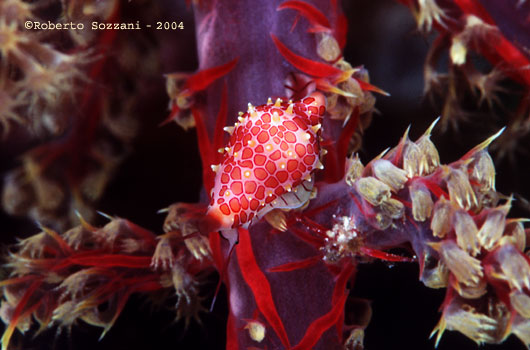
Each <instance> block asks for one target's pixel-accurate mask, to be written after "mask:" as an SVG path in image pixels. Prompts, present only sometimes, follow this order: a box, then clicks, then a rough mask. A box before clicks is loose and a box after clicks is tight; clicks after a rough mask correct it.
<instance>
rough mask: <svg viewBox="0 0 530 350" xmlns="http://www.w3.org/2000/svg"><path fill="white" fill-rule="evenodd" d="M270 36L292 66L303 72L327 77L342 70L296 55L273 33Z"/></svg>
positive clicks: (340, 72)
mask: <svg viewBox="0 0 530 350" xmlns="http://www.w3.org/2000/svg"><path fill="white" fill-rule="evenodd" d="M271 38H272V40H273V41H274V45H276V48H277V49H278V51H280V53H281V54H282V56H283V57H284V58H285V59H286V60H287V61H288V62H289V63H290V64H292V65H293V66H294V67H296V68H297V69H299V70H301V71H302V72H304V73H305V74H308V75H311V76H314V77H318V78H329V77H333V76H336V75H339V74H342V73H343V72H342V71H341V70H340V69H338V68H335V67H333V66H331V65H329V64H326V63H322V62H317V61H312V60H310V59H307V58H305V57H302V56H298V55H296V54H295V53H293V52H292V51H291V50H289V49H288V48H287V46H285V45H284V44H283V43H282V42H281V41H280V40H279V39H278V38H277V37H276V36H275V35H274V34H272V33H271Z"/></svg>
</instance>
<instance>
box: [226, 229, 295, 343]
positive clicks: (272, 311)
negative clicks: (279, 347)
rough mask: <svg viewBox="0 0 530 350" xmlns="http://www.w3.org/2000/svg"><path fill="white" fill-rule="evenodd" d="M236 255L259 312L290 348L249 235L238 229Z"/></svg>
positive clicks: (246, 231) (269, 287)
mask: <svg viewBox="0 0 530 350" xmlns="http://www.w3.org/2000/svg"><path fill="white" fill-rule="evenodd" d="M236 253H237V261H238V263H239V268H240V269H241V274H242V275H243V279H244V280H245V282H246V283H247V284H248V286H249V287H250V289H251V290H252V294H254V299H255V300H256V305H257V306H258V309H259V311H260V312H261V313H262V314H263V316H264V317H265V319H266V320H267V322H268V323H269V324H270V326H271V327H272V329H273V330H274V332H275V333H276V335H277V336H278V338H280V341H281V342H282V344H283V346H284V347H286V348H290V347H291V345H290V343H289V338H288V337H287V333H286V332H285V328H284V326H283V322H282V319H281V318H280V315H278V311H277V310H276V305H275V304H274V300H273V298H272V290H271V286H270V284H269V281H268V280H267V277H265V274H264V273H263V272H262V271H261V269H260V267H259V266H258V263H257V262H256V257H255V256H254V252H253V250H252V243H251V241H250V234H249V232H248V230H245V229H243V228H239V245H238V246H237V247H236Z"/></svg>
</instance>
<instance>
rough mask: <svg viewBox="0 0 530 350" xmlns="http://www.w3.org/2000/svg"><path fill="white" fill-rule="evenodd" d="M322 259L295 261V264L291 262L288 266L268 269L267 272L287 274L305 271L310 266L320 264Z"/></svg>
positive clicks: (314, 257)
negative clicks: (300, 270) (288, 272)
mask: <svg viewBox="0 0 530 350" xmlns="http://www.w3.org/2000/svg"><path fill="white" fill-rule="evenodd" d="M321 259H322V256H321V255H317V256H312V257H310V258H307V259H304V260H300V261H294V262H290V263H287V264H283V265H278V266H275V267H271V268H270V269H267V272H287V271H294V270H299V269H303V268H306V267H309V266H313V265H315V264H316V263H318V262H319V261H320V260H321Z"/></svg>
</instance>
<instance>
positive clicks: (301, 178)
mask: <svg viewBox="0 0 530 350" xmlns="http://www.w3.org/2000/svg"><path fill="white" fill-rule="evenodd" d="M325 103H326V101H325V98H324V96H323V95H322V94H321V93H318V92H317V93H313V94H311V95H310V96H308V97H306V98H304V99H302V100H299V101H295V102H292V103H291V102H289V103H287V102H283V101H281V100H280V99H278V100H277V101H276V103H274V104H273V103H272V101H271V100H270V99H269V101H268V103H267V104H266V105H261V106H257V107H253V106H252V105H250V104H249V109H248V111H247V112H246V113H244V114H242V115H241V116H240V117H239V122H237V123H236V124H235V125H234V127H227V128H225V130H226V131H227V132H229V133H231V137H230V140H229V142H228V144H227V146H226V147H225V148H224V149H223V150H220V151H222V152H224V156H223V159H222V162H221V164H219V165H213V166H212V169H213V170H214V171H216V177H215V184H214V187H213V190H212V193H211V202H210V206H209V209H208V214H209V215H210V216H211V217H215V218H216V219H217V221H218V222H219V229H220V230H222V229H229V228H236V227H240V226H242V227H245V228H246V227H248V225H249V224H250V223H251V222H252V221H253V220H256V219H259V218H261V217H263V216H264V215H265V214H266V213H267V212H269V211H271V210H272V209H276V208H283V209H285V208H297V207H300V206H302V205H303V204H304V203H305V202H306V201H307V200H308V199H309V196H310V193H311V189H312V187H313V183H312V181H311V179H312V173H313V172H314V171H315V170H316V169H318V168H322V164H321V162H320V159H319V155H320V144H319V139H320V126H321V121H322V116H323V115H324V113H325Z"/></svg>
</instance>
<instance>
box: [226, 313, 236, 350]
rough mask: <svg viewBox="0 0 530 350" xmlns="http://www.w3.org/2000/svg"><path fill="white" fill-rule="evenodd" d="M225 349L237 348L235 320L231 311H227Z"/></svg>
mask: <svg viewBox="0 0 530 350" xmlns="http://www.w3.org/2000/svg"><path fill="white" fill-rule="evenodd" d="M226 350H239V344H238V343H237V329H236V322H235V319H234V315H233V314H232V312H231V311H230V312H229V313H228V322H227V325H226Z"/></svg>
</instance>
